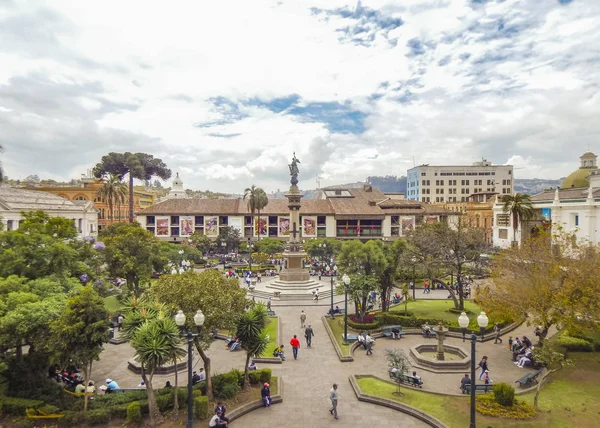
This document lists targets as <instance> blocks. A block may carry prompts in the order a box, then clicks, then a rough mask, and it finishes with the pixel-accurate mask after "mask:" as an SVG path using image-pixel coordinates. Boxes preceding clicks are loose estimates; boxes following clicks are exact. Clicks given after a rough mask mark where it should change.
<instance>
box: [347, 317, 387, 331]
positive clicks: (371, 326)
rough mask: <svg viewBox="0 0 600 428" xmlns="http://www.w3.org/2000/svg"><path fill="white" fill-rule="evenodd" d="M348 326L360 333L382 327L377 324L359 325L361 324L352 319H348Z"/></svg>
mask: <svg viewBox="0 0 600 428" xmlns="http://www.w3.org/2000/svg"><path fill="white" fill-rule="evenodd" d="M348 326H350V327H351V328H353V329H354V330H358V331H363V330H377V329H378V328H380V325H379V323H377V322H371V323H359V322H354V321H352V320H351V319H350V318H348Z"/></svg>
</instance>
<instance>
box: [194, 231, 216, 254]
mask: <svg viewBox="0 0 600 428" xmlns="http://www.w3.org/2000/svg"><path fill="white" fill-rule="evenodd" d="M190 240H191V241H192V245H193V246H194V247H196V249H198V251H200V252H201V253H202V254H206V253H208V252H209V251H210V249H211V247H212V246H213V245H214V244H213V241H212V239H210V238H209V237H208V236H206V235H204V234H203V233H198V232H194V233H193V234H192V236H190Z"/></svg>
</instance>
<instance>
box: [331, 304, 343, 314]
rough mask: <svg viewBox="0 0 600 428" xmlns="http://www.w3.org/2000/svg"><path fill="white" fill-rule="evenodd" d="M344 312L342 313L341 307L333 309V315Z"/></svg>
mask: <svg viewBox="0 0 600 428" xmlns="http://www.w3.org/2000/svg"><path fill="white" fill-rule="evenodd" d="M341 312H342V311H340V307H339V306H337V305H336V306H335V308H334V309H333V313H334V314H340V313H341Z"/></svg>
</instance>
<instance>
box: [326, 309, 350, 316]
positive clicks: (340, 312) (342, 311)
mask: <svg viewBox="0 0 600 428" xmlns="http://www.w3.org/2000/svg"><path fill="white" fill-rule="evenodd" d="M345 313H346V311H345V310H344V309H340V310H339V312H335V309H334V312H333V315H344V314H345ZM327 315H328V316H331V309H329V310H328V311H327Z"/></svg>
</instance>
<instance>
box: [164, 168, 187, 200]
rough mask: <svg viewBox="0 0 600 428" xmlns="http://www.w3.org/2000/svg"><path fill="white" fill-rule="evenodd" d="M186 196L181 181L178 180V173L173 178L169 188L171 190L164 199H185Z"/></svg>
mask: <svg viewBox="0 0 600 428" xmlns="http://www.w3.org/2000/svg"><path fill="white" fill-rule="evenodd" d="M187 198H188V195H187V194H186V193H185V189H184V188H183V181H182V180H181V178H179V173H177V175H176V176H175V179H174V180H173V185H172V186H171V190H170V191H169V193H168V194H167V196H165V199H187Z"/></svg>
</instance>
